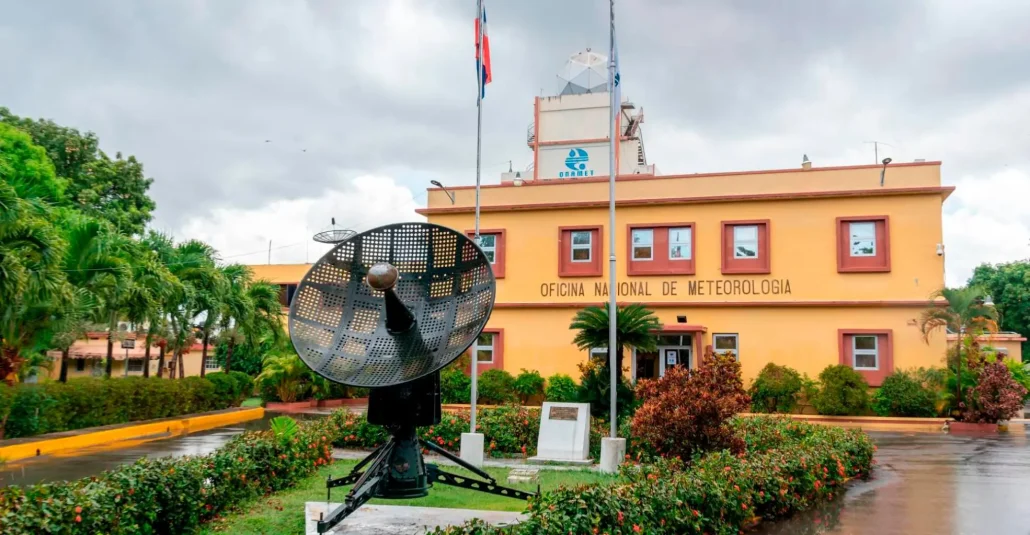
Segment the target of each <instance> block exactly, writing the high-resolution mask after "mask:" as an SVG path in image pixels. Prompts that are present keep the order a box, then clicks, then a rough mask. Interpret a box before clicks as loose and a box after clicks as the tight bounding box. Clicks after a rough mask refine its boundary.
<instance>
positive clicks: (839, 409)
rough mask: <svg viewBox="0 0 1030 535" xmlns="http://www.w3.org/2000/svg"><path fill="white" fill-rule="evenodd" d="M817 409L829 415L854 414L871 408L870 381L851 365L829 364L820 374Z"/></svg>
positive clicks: (815, 401)
mask: <svg viewBox="0 0 1030 535" xmlns="http://www.w3.org/2000/svg"><path fill="white" fill-rule="evenodd" d="M812 404H813V405H815V410H817V411H819V414H824V415H827V416H854V415H860V414H864V413H865V412H867V411H868V410H869V383H867V382H866V380H865V377H862V374H860V373H858V372H857V371H855V370H854V369H852V368H851V367H850V366H845V365H843V364H837V365H835V366H827V367H826V369H824V370H823V371H822V373H820V374H819V393H818V394H816V395H815V399H813V400H812Z"/></svg>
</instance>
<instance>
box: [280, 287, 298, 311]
mask: <svg viewBox="0 0 1030 535" xmlns="http://www.w3.org/2000/svg"><path fill="white" fill-rule="evenodd" d="M296 292H297V285H296V284H280V285H279V304H280V305H282V306H284V307H288V306H290V303H292V302H293V294H295V293H296Z"/></svg>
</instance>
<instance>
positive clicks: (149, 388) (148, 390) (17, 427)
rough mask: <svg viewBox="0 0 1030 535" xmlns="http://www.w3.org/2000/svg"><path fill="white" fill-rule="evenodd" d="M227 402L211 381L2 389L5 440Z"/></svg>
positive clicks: (90, 381) (134, 380)
mask: <svg viewBox="0 0 1030 535" xmlns="http://www.w3.org/2000/svg"><path fill="white" fill-rule="evenodd" d="M212 375H214V374H212ZM226 379H228V378H226ZM216 381H219V379H216ZM222 384H225V383H224V382H223V383H222ZM227 399H228V398H227V397H225V396H224V395H220V394H219V390H218V388H217V387H216V386H215V384H214V383H213V382H212V381H210V380H208V379H206V378H200V377H188V378H186V379H183V380H181V381H169V380H162V379H156V378H151V379H145V378H142V377H125V378H119V379H95V378H81V379H72V380H71V381H68V382H67V383H60V382H47V383H41V384H19V385H16V386H13V387H9V386H3V387H0V422H3V420H4V417H5V415H6V416H7V419H6V425H2V426H0V437H2V438H17V437H27V436H33V435H39V434H44V433H56V432H58V431H70V430H74V429H84V428H87V427H96V426H100V425H110V424H120V423H126V422H136V421H140V420H151V419H155V418H168V417H172V416H181V415H184V414H192V413H196V412H205V411H211V410H217V409H224V408H227V407H229V406H234V405H235V403H232V404H230V403H228V402H227V401H226V400H227Z"/></svg>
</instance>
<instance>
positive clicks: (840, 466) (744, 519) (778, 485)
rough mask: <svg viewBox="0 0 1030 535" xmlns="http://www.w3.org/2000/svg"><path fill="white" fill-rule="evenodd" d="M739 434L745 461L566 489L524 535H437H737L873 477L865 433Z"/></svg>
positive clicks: (638, 472)
mask: <svg viewBox="0 0 1030 535" xmlns="http://www.w3.org/2000/svg"><path fill="white" fill-rule="evenodd" d="M733 427H734V432H735V433H736V434H737V436H738V437H740V438H742V439H743V440H744V442H745V443H746V445H747V447H746V450H745V452H744V453H742V454H740V455H737V456H734V455H732V454H730V453H729V452H727V451H719V452H714V453H709V454H707V455H704V456H701V457H699V458H698V459H697V460H696V461H694V462H693V463H692V464H690V465H689V466H687V465H685V464H684V463H683V462H682V461H680V460H678V459H663V460H659V461H657V462H655V463H653V464H647V465H634V464H627V465H624V467H623V470H622V474H621V477H620V478H619V479H618V480H617V481H616V482H615V483H612V484H607V485H580V486H576V487H559V488H558V489H556V490H554V491H551V492H546V493H544V494H542V495H541V496H540V497H539V498H537V499H534V500H531V502H530V504H529V518H528V519H527V520H526V521H525V522H522V523H520V524H519V525H518V526H516V527H515V529H514V530H510V531H502V530H500V529H493V528H490V527H489V526H486V525H485V524H483V523H482V522H470V523H468V524H466V525H464V526H460V527H453V528H443V529H437V530H435V531H434V533H436V534H437V535H459V534H461V535H471V534H493V533H512V532H514V533H519V534H527V535H528V534H534V535H537V534H555V535H557V534H567V533H608V534H611V535H617V534H633V533H650V534H681V533H713V534H736V533H740V532H742V530H744V529H746V528H748V527H751V526H753V525H754V524H755V523H757V522H758V521H759V520H760V519H763V518H764V519H773V518H777V517H781V516H785V515H789V514H791V513H793V512H796V511H800V510H802V509H806V508H809V507H811V506H812V505H814V504H815V503H817V502H818V501H820V500H823V499H832V498H833V496H834V495H835V494H838V493H840V492H842V487H843V485H844V483H846V482H847V481H848V480H850V479H853V478H861V477H865V476H867V475H868V474H869V473H870V470H871V469H872V462H873V460H872V458H873V452H874V450H875V447H874V446H873V445H872V443H871V442H870V440H869V438H868V437H867V436H866V435H865V434H864V433H862V432H861V431H857V430H846V429H842V428H835V427H821V426H815V425H811V424H805V423H799V422H794V421H791V420H788V419H779V418H771V417H754V418H742V419H737V420H735V421H734V423H733Z"/></svg>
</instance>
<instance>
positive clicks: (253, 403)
mask: <svg viewBox="0 0 1030 535" xmlns="http://www.w3.org/2000/svg"><path fill="white" fill-rule="evenodd" d="M260 406H261V398H247V399H245V400H243V403H241V404H240V407H260Z"/></svg>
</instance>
